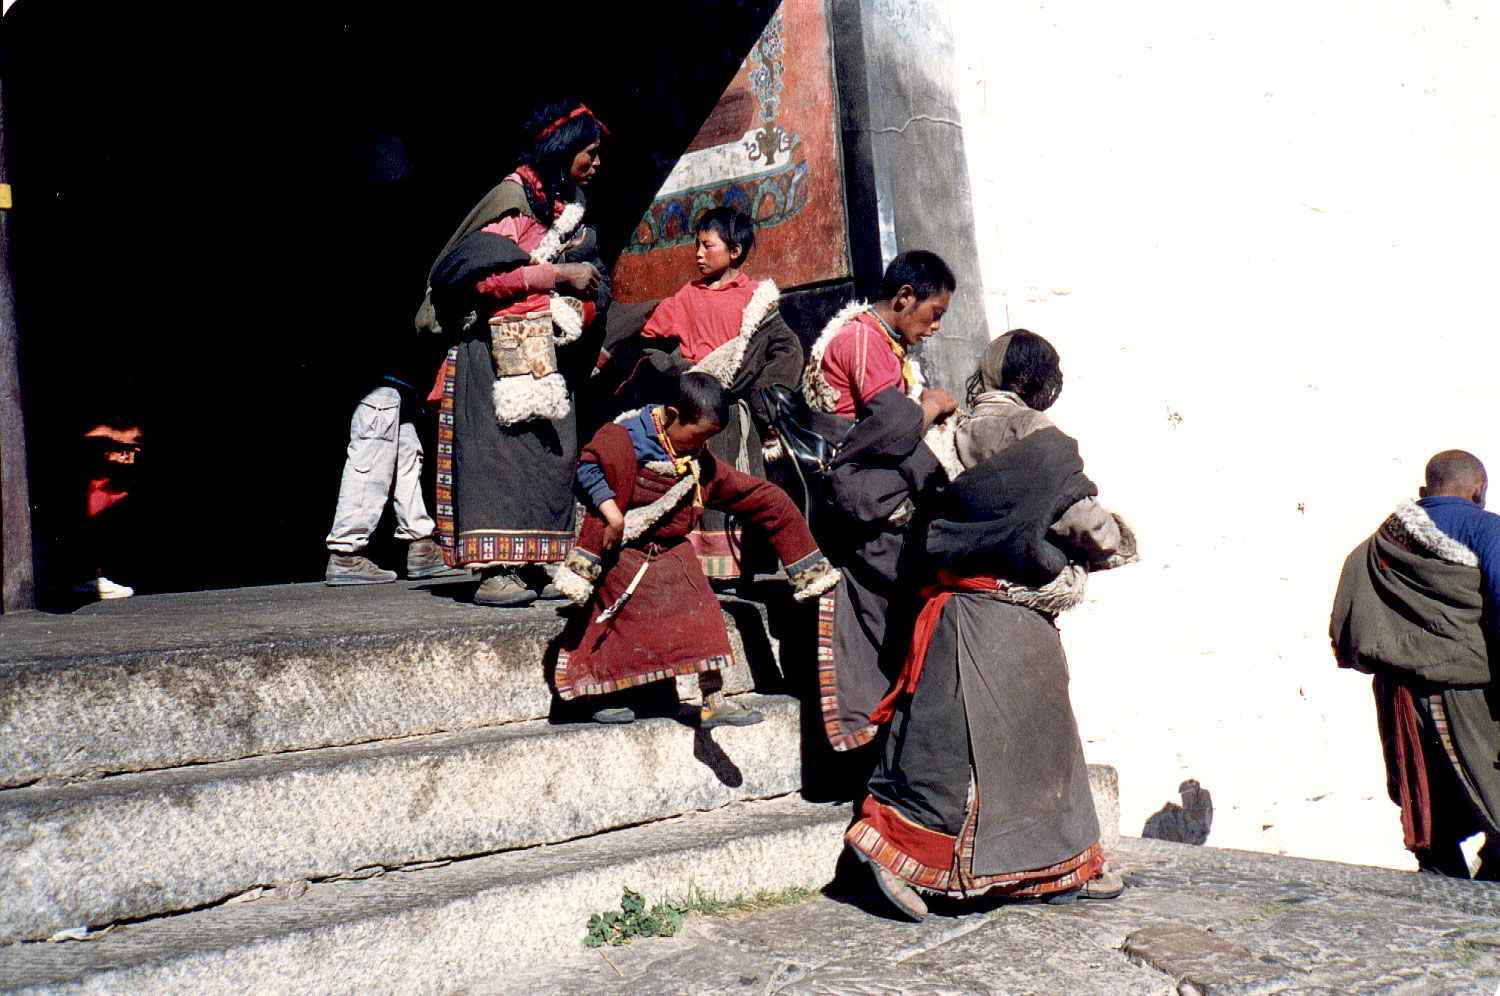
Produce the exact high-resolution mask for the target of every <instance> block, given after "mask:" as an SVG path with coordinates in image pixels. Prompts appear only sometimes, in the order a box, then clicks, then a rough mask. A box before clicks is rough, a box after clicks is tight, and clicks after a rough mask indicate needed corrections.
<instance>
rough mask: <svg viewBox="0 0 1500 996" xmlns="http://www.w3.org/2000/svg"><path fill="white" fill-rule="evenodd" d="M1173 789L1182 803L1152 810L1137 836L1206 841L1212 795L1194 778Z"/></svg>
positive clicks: (1212, 800) (1212, 817) (1211, 818)
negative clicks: (1175, 789) (1179, 796)
mask: <svg viewBox="0 0 1500 996" xmlns="http://www.w3.org/2000/svg"><path fill="white" fill-rule="evenodd" d="M1177 791H1178V793H1179V794H1181V796H1182V805H1180V806H1179V805H1178V804H1177V803H1175V802H1169V803H1167V804H1166V805H1165V806H1162V807H1161V808H1160V809H1158V810H1157V811H1156V812H1154V813H1152V814H1151V816H1150V817H1149V818H1147V820H1146V825H1145V826H1144V827H1142V828H1141V836H1142V837H1150V838H1152V839H1153V840H1175V841H1177V842H1178V843H1181V844H1202V843H1203V842H1204V841H1206V840H1208V831H1209V828H1210V827H1212V826H1213V823H1214V798H1213V796H1212V795H1210V794H1209V791H1208V789H1206V788H1204V787H1203V786H1201V785H1199V784H1198V779H1196V778H1189V779H1188V780H1187V781H1185V782H1183V783H1182V784H1181V785H1179V786H1177Z"/></svg>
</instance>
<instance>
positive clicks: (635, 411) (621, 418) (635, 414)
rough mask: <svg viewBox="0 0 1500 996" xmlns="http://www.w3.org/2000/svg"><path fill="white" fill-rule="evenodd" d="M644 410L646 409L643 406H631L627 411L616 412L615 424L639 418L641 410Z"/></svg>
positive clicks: (622, 423)
mask: <svg viewBox="0 0 1500 996" xmlns="http://www.w3.org/2000/svg"><path fill="white" fill-rule="evenodd" d="M645 410H646V409H644V408H632V409H630V411H628V412H621V413H620V414H618V415H616V416H615V425H624V424H625V423H626V422H629V421H630V420H631V419H634V418H640V416H641V412H643V411H645Z"/></svg>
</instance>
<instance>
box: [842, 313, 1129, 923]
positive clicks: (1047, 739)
mask: <svg viewBox="0 0 1500 996" xmlns="http://www.w3.org/2000/svg"><path fill="white" fill-rule="evenodd" d="M1061 389H1062V370H1061V367H1060V365H1059V362H1058V356H1057V352H1056V350H1054V349H1053V348H1052V346H1051V344H1049V343H1048V342H1047V341H1046V340H1045V339H1043V338H1042V337H1041V336H1038V335H1035V334H1034V333H1031V332H1028V331H1026V330H1024V329H1021V330H1016V331H1013V332H1008V333H1006V334H1005V335H1003V336H1001V337H999V338H998V339H996V340H995V341H994V342H992V343H991V344H990V345H989V347H988V348H987V349H986V351H985V354H984V356H983V358H982V360H981V362H980V365H979V369H978V370H977V371H976V372H975V374H974V376H973V378H972V379H971V380H970V392H969V394H970V397H969V401H970V405H971V406H972V407H971V409H970V411H969V412H968V413H966V414H965V415H964V416H962V417H961V418H960V419H959V421H958V422H957V426H956V432H955V436H956V440H957V450H958V453H959V454H960V457H961V466H960V467H957V468H955V470H956V471H957V473H956V476H955V478H954V480H953V482H952V483H951V484H950V485H948V486H947V487H946V488H945V489H944V490H943V492H942V493H940V494H939V495H937V496H936V497H935V498H934V500H933V503H932V509H931V524H930V526H928V527H927V528H926V530H925V533H924V534H923V535H920V536H913V537H912V539H911V541H910V542H912V543H913V544H921V545H922V547H923V549H922V551H921V553H922V554H923V558H922V563H923V564H924V566H925V567H926V568H927V571H928V574H927V576H928V577H929V578H930V584H929V585H928V586H927V587H926V588H924V589H923V590H922V592H921V599H922V602H923V604H922V609H921V612H920V614H919V615H918V616H917V620H916V624H915V626H914V629H913V633H912V638H911V643H910V646H909V648H908V652H907V655H906V660H905V663H904V666H903V668H902V671H901V674H900V675H899V677H898V678H897V680H896V681H895V683H894V684H893V685H892V687H891V689H890V691H889V692H888V693H887V694H886V696H885V697H884V698H883V699H882V700H881V702H880V704H879V706H877V708H876V709H875V710H874V713H873V714H872V716H871V721H872V722H874V723H876V724H884V723H887V722H888V723H889V724H890V732H889V735H888V736H887V737H886V740H885V745H884V748H883V754H882V757H881V760H880V763H879V764H878V765H877V767H876V769H875V773H874V774H873V775H872V776H871V778H870V781H869V785H868V793H869V794H868V795H867V796H866V797H865V798H864V800H863V802H862V804H861V806H860V809H859V815H858V819H856V820H855V822H854V824H853V826H851V827H850V828H849V830H848V832H847V833H846V835H845V841H846V843H847V845H848V847H849V849H850V850H851V851H852V852H853V853H854V855H855V856H856V857H857V858H859V859H860V860H862V861H863V862H865V863H866V864H868V865H869V866H870V867H871V869H872V870H873V872H874V875H875V879H876V882H877V884H878V885H879V887H880V889H881V891H882V892H884V894H885V895H886V897H887V898H888V899H890V901H891V903H892V904H893V906H894V908H895V909H897V910H898V911H899V912H900V913H902V914H903V915H904V916H906V917H908V918H910V919H913V920H920V919H922V918H923V917H924V916H925V915H926V912H927V910H926V904H925V903H924V901H923V900H922V898H921V896H920V895H919V894H918V892H917V891H916V890H919V889H920V890H924V891H927V892H931V893H936V894H940V895H946V896H951V897H956V898H966V897H970V896H979V895H993V896H1002V897H1037V898H1045V899H1048V900H1049V901H1052V902H1070V901H1072V900H1075V899H1080V898H1084V899H1103V898H1112V897H1114V896H1117V895H1119V894H1120V891H1121V889H1122V888H1123V886H1122V884H1121V882H1120V878H1119V876H1118V875H1115V874H1114V873H1111V872H1108V871H1107V870H1106V866H1105V861H1104V854H1103V852H1102V851H1101V849H1100V846H1099V821H1098V818H1097V815H1096V814H1095V812H1094V804H1093V797H1092V795H1091V793H1090V791H1089V780H1088V769H1087V766H1086V764H1085V763H1084V758H1083V745H1082V743H1081V741H1080V740H1079V736H1078V724H1077V721H1076V720H1075V719H1074V717H1073V708H1072V705H1071V703H1070V701H1069V697H1068V667H1067V661H1066V659H1065V658H1064V656H1063V649H1062V643H1061V640H1060V639H1059V636H1058V632H1057V625H1056V622H1055V620H1056V616H1057V614H1058V613H1060V612H1062V611H1065V610H1066V609H1069V608H1072V607H1073V606H1075V605H1077V604H1078V603H1079V602H1080V601H1082V599H1083V592H1084V582H1085V579H1086V577H1087V575H1088V572H1089V571H1090V570H1098V569H1103V568H1106V567H1113V566H1118V565H1120V564H1123V563H1128V562H1130V561H1131V560H1133V559H1135V552H1134V540H1133V538H1132V536H1131V534H1130V532H1129V530H1128V529H1126V528H1124V527H1123V524H1122V523H1121V522H1120V520H1118V519H1117V518H1116V517H1115V516H1113V515H1112V514H1110V513H1109V512H1108V511H1106V510H1105V509H1104V508H1103V507H1102V506H1100V505H1099V503H1098V501H1097V500H1096V499H1095V498H1094V495H1095V494H1096V493H1097V489H1096V488H1095V487H1094V484H1093V482H1091V481H1090V480H1089V479H1088V478H1087V477H1086V476H1084V473H1083V461H1082V460H1081V459H1080V458H1079V456H1078V444H1077V443H1076V442H1075V441H1074V440H1073V439H1071V438H1070V437H1068V436H1066V435H1064V434H1063V433H1062V432H1061V431H1060V430H1058V429H1057V428H1056V427H1055V426H1054V425H1053V424H1052V422H1051V420H1050V419H1048V418H1047V416H1046V415H1044V414H1043V411H1044V410H1045V409H1046V408H1047V407H1049V406H1050V405H1051V404H1052V402H1053V401H1054V400H1055V399H1056V398H1057V395H1058V393H1059V392H1060V391H1061Z"/></svg>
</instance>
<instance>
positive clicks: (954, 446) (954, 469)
mask: <svg viewBox="0 0 1500 996" xmlns="http://www.w3.org/2000/svg"><path fill="white" fill-rule="evenodd" d="M922 442H924V443H926V444H927V448H928V449H929V450H931V451H932V455H933V456H935V457H937V459H938V463H939V464H941V465H942V468H943V472H944V473H945V474H947V475H948V480H950V481H956V480H958V475H959V474H962V473H963V472H964V465H963V462H962V461H960V460H959V459H958V419H956V418H948V419H945V420H943V421H942V422H939V423H937V424H936V425H933V426H929V427H928V429H927V433H926V434H925V435H924V436H923V437H922Z"/></svg>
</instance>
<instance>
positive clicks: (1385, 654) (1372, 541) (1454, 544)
mask: <svg viewBox="0 0 1500 996" xmlns="http://www.w3.org/2000/svg"><path fill="white" fill-rule="evenodd" d="M1425 476H1426V481H1425V483H1424V484H1423V486H1422V487H1420V488H1418V489H1417V492H1418V494H1419V495H1420V496H1421V497H1420V499H1419V500H1418V501H1411V500H1405V501H1402V502H1401V503H1400V504H1399V505H1397V506H1396V511H1395V512H1393V513H1392V514H1391V516H1390V517H1389V518H1388V519H1386V521H1385V523H1384V524H1383V525H1382V526H1381V527H1380V528H1379V529H1378V530H1376V532H1375V534H1374V535H1373V536H1371V537H1370V538H1369V539H1368V540H1366V541H1365V542H1364V543H1362V544H1360V546H1359V547H1358V548H1356V549H1355V550H1354V552H1353V553H1351V554H1350V555H1349V559H1348V560H1347V561H1345V562H1344V573H1343V576H1342V577H1340V578H1339V589H1338V594H1337V595H1336V596H1335V598H1334V605H1333V618H1332V620H1331V623H1330V626H1329V635H1330V636H1331V637H1332V639H1333V649H1334V654H1335V656H1337V658H1338V662H1339V664H1340V666H1342V667H1349V668H1354V669H1356V670H1359V671H1364V672H1366V673H1368V674H1372V675H1374V680H1373V682H1372V688H1373V691H1374V693H1375V709H1376V714H1377V718H1378V723H1379V730H1380V740H1381V745H1382V747H1383V748H1384V751H1385V763H1386V772H1387V775H1388V776H1389V777H1388V785H1389V789H1390V795H1391V801H1392V802H1395V803H1396V804H1397V805H1399V806H1400V807H1401V829H1402V832H1403V834H1404V836H1405V839H1406V847H1407V849H1408V850H1410V851H1411V852H1412V853H1413V854H1414V855H1415V856H1416V859H1417V865H1418V867H1419V868H1420V869H1421V870H1422V871H1424V872H1430V873H1433V874H1438V875H1450V876H1454V877H1458V878H1468V877H1470V874H1471V869H1470V866H1469V862H1468V860H1467V859H1466V858H1465V856H1464V853H1463V850H1462V848H1461V847H1460V846H1459V845H1460V843H1461V842H1462V841H1464V840H1466V839H1468V838H1469V837H1472V836H1474V835H1475V834H1483V835H1484V838H1485V842H1484V844H1483V846H1482V848H1481V850H1480V852H1479V856H1480V859H1481V863H1480V865H1479V868H1478V869H1477V874H1476V875H1475V877H1477V878H1485V879H1491V880H1495V879H1500V830H1497V822H1496V821H1497V820H1500V768H1497V767H1496V765H1495V758H1496V757H1497V756H1500V723H1496V722H1495V720H1494V717H1493V715H1492V714H1491V711H1490V705H1489V697H1490V694H1491V689H1490V686H1491V684H1492V676H1491V670H1490V657H1491V653H1492V648H1500V631H1497V629H1496V608H1497V606H1500V515H1495V514H1494V513H1492V512H1486V511H1485V510H1484V497H1485V490H1486V489H1487V487H1488V485H1489V475H1487V474H1486V473H1485V471H1484V464H1482V463H1480V462H1479V458H1478V457H1476V456H1475V455H1474V454H1472V453H1470V452H1468V451H1466V450H1443V451H1442V452H1441V453H1438V454H1437V455H1435V456H1434V457H1433V458H1432V459H1430V460H1428V461H1427V471H1426V475H1425ZM1444 731H1446V733H1445V732H1444Z"/></svg>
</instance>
